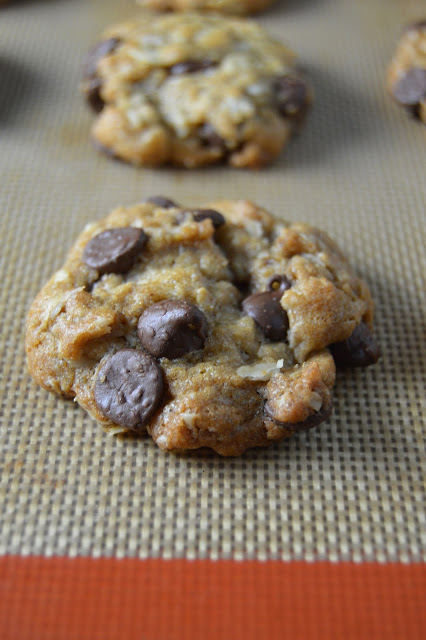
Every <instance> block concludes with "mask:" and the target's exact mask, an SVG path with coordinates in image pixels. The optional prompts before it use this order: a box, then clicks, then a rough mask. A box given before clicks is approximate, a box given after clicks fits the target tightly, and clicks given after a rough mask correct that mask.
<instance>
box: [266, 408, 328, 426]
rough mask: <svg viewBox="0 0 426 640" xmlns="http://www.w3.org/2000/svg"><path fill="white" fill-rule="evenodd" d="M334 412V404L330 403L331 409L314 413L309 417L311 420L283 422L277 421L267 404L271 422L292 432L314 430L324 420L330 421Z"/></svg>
mask: <svg viewBox="0 0 426 640" xmlns="http://www.w3.org/2000/svg"><path fill="white" fill-rule="evenodd" d="M332 412H333V405H332V403H330V406H329V407H325V408H324V407H321V409H320V410H319V411H317V412H316V413H313V414H312V415H311V416H309V418H307V419H306V420H303V421H302V422H281V421H280V420H276V419H275V418H274V416H273V414H272V411H271V409H270V407H269V405H268V403H267V402H266V403H265V413H266V415H267V416H268V418H271V420H273V421H274V422H276V424H279V425H280V426H282V427H285V428H286V429H290V430H291V431H307V430H308V429H313V428H314V427H317V426H318V425H319V424H321V422H324V420H328V418H329V417H330V416H331V414H332Z"/></svg>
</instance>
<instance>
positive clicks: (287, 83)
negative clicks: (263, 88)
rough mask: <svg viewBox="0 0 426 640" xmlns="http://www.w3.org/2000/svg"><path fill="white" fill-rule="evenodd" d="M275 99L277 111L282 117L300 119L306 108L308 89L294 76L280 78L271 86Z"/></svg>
mask: <svg viewBox="0 0 426 640" xmlns="http://www.w3.org/2000/svg"><path fill="white" fill-rule="evenodd" d="M273 89H274V92H275V95H276V98H277V103H278V111H279V112H280V114H281V115H282V116H285V117H291V118H302V117H303V116H304V115H305V113H306V110H307V107H308V88H307V86H306V83H305V82H304V81H303V80H301V79H300V78H296V77H294V76H282V77H281V78H277V79H276V80H275V82H274V84H273Z"/></svg>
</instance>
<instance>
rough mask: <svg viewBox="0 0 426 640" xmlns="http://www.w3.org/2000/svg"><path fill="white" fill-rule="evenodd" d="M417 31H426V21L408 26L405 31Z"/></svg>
mask: <svg viewBox="0 0 426 640" xmlns="http://www.w3.org/2000/svg"><path fill="white" fill-rule="evenodd" d="M417 29H426V20H418V21H417V22H412V23H411V24H409V25H407V27H406V28H405V31H417Z"/></svg>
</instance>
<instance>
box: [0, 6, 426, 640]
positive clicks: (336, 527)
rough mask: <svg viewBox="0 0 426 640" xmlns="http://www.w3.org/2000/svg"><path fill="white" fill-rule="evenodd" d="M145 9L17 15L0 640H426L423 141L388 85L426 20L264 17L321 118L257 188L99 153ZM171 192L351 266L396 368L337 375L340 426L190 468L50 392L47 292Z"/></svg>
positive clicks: (6, 35)
mask: <svg viewBox="0 0 426 640" xmlns="http://www.w3.org/2000/svg"><path fill="white" fill-rule="evenodd" d="M138 11H139V10H138V9H137V8H136V7H135V6H134V3H133V2H132V1H130V0H127V1H124V0H121V1H120V0H87V1H83V2H79V1H78V0H51V1H48V0H44V1H43V0H38V1H37V0H33V1H31V0H28V1H26V2H25V1H16V2H10V4H9V5H8V6H4V7H2V9H1V10H0V176H1V187H0V216H1V220H0V237H1V254H0V260H1V287H0V312H1V322H0V348H1V363H0V367H1V369H0V371H1V399H0V403H1V404H0V407H1V408H0V420H1V423H0V461H1V474H2V475H1V484H0V496H1V497H0V554H1V555H2V558H0V609H1V608H3V613H2V614H1V616H0V637H2V638H11V639H12V638H13V639H19V640H20V639H21V638H25V639H26V638H28V639H31V640H32V639H38V638H43V640H46V639H47V638H55V639H57V638H68V637H69V638H71V637H72V638H74V637H75V638H79V640H80V639H82V638H86V637H90V638H95V637H102V638H103V639H105V638H115V637H121V636H120V631H122V632H123V633H124V635H123V636H122V637H126V638H133V637H134V638H149V639H151V638H155V639H157V638H158V639H159V640H163V639H165V640H169V639H171V638H179V639H180V638H210V637H211V638H219V637H220V638H224V637H234V638H235V637H237V638H244V639H246V638H252V637H253V638H254V637H256V638H258V637H259V635H260V637H265V638H266V637H268V638H275V637H277V638H278V637H282V632H283V630H285V629H286V630H287V631H289V633H290V637H292V638H299V637H300V638H305V637H307V638H316V637H324V638H325V637H342V635H345V636H347V637H354V638H360V637H369V638H376V637H377V638H379V637H380V638H382V637H383V638H385V637H386V638H392V637H395V638H396V637H401V638H420V637H421V635H422V633H421V629H422V626H421V625H422V618H421V616H422V610H423V609H422V607H421V605H422V602H423V601H424V598H425V595H426V593H425V572H424V561H425V527H424V525H425V502H424V498H425V491H424V489H425V485H424V472H423V469H424V461H425V460H424V451H425V447H424V431H423V429H424V413H425V381H426V376H425V360H426V358H425V356H426V352H425V323H424V310H425V278H424V275H425V269H426V256H425V234H424V227H425V205H426V127H423V126H421V125H420V124H418V123H416V122H414V121H412V120H410V119H409V118H408V117H407V116H406V115H405V114H404V113H401V112H400V110H399V109H398V108H397V107H396V106H395V104H393V102H392V100H391V99H390V98H389V96H388V95H387V94H386V91H385V89H384V73H385V69H386V65H387V63H388V60H389V58H390V56H391V55H392V53H393V50H394V46H395V43H396V40H397V38H398V37H399V34H400V31H401V28H402V26H403V25H404V24H406V23H407V22H410V21H412V20H413V19H418V18H420V17H422V14H423V15H424V14H426V7H425V5H424V2H421V1H414V0H412V1H403V0H399V1H398V0H387V1H386V2H383V0H369V1H368V2H367V1H366V0H298V1H297V0H282V1H281V2H278V3H277V4H276V6H275V7H271V8H270V9H269V10H268V11H267V12H265V13H264V14H261V15H260V16H258V18H257V20H258V21H259V22H260V23H261V24H262V25H263V26H264V27H265V28H266V29H268V30H269V31H270V33H271V34H273V35H274V36H275V37H278V38H280V39H282V40H283V41H284V42H286V43H287V44H289V45H290V46H291V47H292V48H293V49H295V50H296V51H297V52H298V53H299V54H300V59H301V64H302V65H303V67H304V68H305V70H306V73H307V74H308V75H309V76H310V78H311V80H312V83H313V86H314V89H315V104H314V107H313V109H312V112H311V114H310V116H309V119H308V122H307V125H306V127H305V128H304V129H303V131H302V132H301V133H300V135H299V136H298V137H297V139H295V140H294V141H292V143H291V145H290V147H289V148H288V150H287V151H286V152H285V153H284V154H283V156H282V158H281V159H280V161H279V162H277V163H276V164H275V165H274V166H272V167H270V168H268V169H265V170H262V171H254V172H253V171H238V170H231V169H228V168H215V169H206V170H202V171H178V170H172V169H160V170H149V169H136V168H132V167H130V166H127V165H125V164H120V163H117V162H113V161H111V160H110V159H108V158H105V157H103V156H101V155H98V154H97V153H96V152H95V150H94V149H93V147H92V145H91V144H90V141H89V136H88V133H89V128H90V124H91V122H92V116H91V114H90V113H89V111H88V110H87V108H86V107H85V105H84V102H83V99H82V97H81V95H80V93H79V81H80V73H81V65H82V59H83V58H84V54H85V51H86V50H87V49H88V47H89V46H90V45H91V44H92V43H93V42H94V41H96V39H97V36H98V34H99V32H101V31H102V29H104V28H105V27H107V26H108V25H109V24H111V23H112V22H114V21H118V20H122V19H126V18H128V17H131V16H132V15H134V14H135V13H137V12H138ZM160 193H161V194H163V195H167V196H169V197H171V198H173V199H176V200H177V201H178V202H181V203H183V204H187V205H188V206H198V205H201V204H202V203H205V202H207V201H209V200H211V199H217V198H218V197H220V198H248V199H251V200H254V201H255V202H258V203H259V204H261V205H263V206H264V207H266V208H267V209H269V210H271V211H272V212H274V213H275V214H276V215H278V216H281V217H283V218H285V219H288V220H295V221H296V220H303V221H307V222H310V223H312V224H315V225H317V226H320V227H322V228H324V229H326V230H327V231H328V232H329V233H330V234H331V235H332V237H333V238H335V239H336V240H337V242H338V243H339V245H340V246H341V247H342V248H343V249H344V251H345V253H346V254H347V255H348V257H349V258H350V260H351V262H352V264H353V265H354V267H355V268H356V269H357V271H358V273H359V274H360V275H362V276H363V277H364V278H365V279H366V280H367V281H368V283H369V285H370V287H371V290H372V293H373V296H374V300H375V303H376V320H375V326H376V334H377V337H378V340H379V342H380V345H381V349H382V352H383V356H382V359H381V360H380V361H379V363H378V364H377V365H376V366H375V367H372V368H370V369H368V370H365V371H356V370H355V371H347V372H341V373H339V376H338V382H337V385H336V390H335V410H334V414H333V417H332V418H331V421H329V422H328V423H325V424H323V425H322V426H321V427H320V428H318V429H317V430H312V431H309V432H307V433H303V434H301V435H298V436H297V437H294V438H293V439H291V440H289V441H286V442H284V443H282V444H281V445H279V446H275V447H273V448H269V449H266V450H254V451H250V452H248V453H247V454H245V455H244V456H242V457H240V458H230V459H223V458H220V457H218V456H216V455H213V454H212V455H207V454H205V453H203V454H199V453H198V454H191V455H180V456H175V455H170V454H164V453H162V452H161V451H160V450H159V449H158V448H157V447H156V446H155V445H154V443H153V442H152V441H151V440H150V439H142V440H130V439H127V440H123V439H121V440H120V439H117V438H113V437H108V436H106V435H105V434H104V433H103V432H102V431H101V430H100V428H99V427H97V425H96V424H95V423H93V422H92V420H91V419H90V418H89V417H88V416H87V415H86V414H85V413H84V412H83V410H81V409H79V407H78V406H76V405H74V404H73V403H72V402H70V401H65V400H63V399H61V398H59V397H56V396H54V395H51V394H49V393H47V392H45V391H43V390H41V389H39V388H38V387H37V386H36V385H35V384H34V383H33V382H32V380H31V379H30V378H29V376H28V374H27V372H26V368H25V354H24V348H23V341H24V328H25V317H26V313H27V310H28V307H29V305H30V303H31V301H32V299H33V297H34V296H35V294H36V293H37V291H38V290H39V289H40V287H41V286H42V285H43V284H44V282H45V281H46V280H47V279H48V277H50V275H51V274H52V273H53V271H54V270H55V269H57V268H59V267H60V265H61V263H62V260H63V258H64V256H65V254H66V252H67V250H68V248H69V247H70V245H71V244H72V242H73V240H74V238H75V237H76V235H77V234H78V233H79V231H80V230H81V229H82V227H83V226H84V225H85V224H86V223H87V222H88V221H90V220H93V219H97V218H99V217H103V216H104V215H106V214H107V213H108V212H109V211H110V210H111V209H112V208H113V207H114V206H116V205H119V204H131V203H133V202H137V201H139V200H141V199H143V198H146V197H147V196H149V195H152V194H160ZM76 556H79V557H78V558H76ZM95 558H98V560H95ZM119 559H123V560H121V561H119ZM137 594H140V598H139V597H137ZM327 594H328V595H330V598H328V595H327ZM138 603H141V604H140V605H138ZM142 603H143V604H142ZM166 610H167V614H165V611H166ZM423 615H424V614H423ZM309 616H310V617H309ZM137 621H139V622H138V624H139V626H138V624H136V622H137ZM424 622H425V621H424V618H423V624H424ZM289 625H290V626H289ZM363 625H364V626H363ZM363 630H365V633H366V634H367V635H362V634H363ZM423 632H424V626H423ZM227 633H228V634H229V635H227ZM351 633H352V635H351ZM339 634H342V635H339ZM398 634H400V635H398Z"/></svg>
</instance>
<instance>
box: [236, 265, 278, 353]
mask: <svg viewBox="0 0 426 640" xmlns="http://www.w3.org/2000/svg"><path fill="white" fill-rule="evenodd" d="M276 277H277V276H274V278H276ZM287 288H288V287H287ZM282 293H283V292H282V291H281V287H280V288H279V289H277V290H271V291H263V292H261V293H254V294H252V295H251V296H249V297H248V298H246V299H245V300H243V304H242V307H243V311H244V312H245V313H246V314H247V315H248V316H250V317H251V318H253V320H254V321H255V322H256V324H257V325H258V326H259V327H260V329H261V330H262V332H263V334H264V335H265V336H266V338H269V340H273V341H274V342H277V341H280V340H284V339H285V338H286V336H287V331H288V327H289V324H288V318H287V314H286V312H285V311H284V309H283V308H282V306H281V305H280V298H281V296H282Z"/></svg>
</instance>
